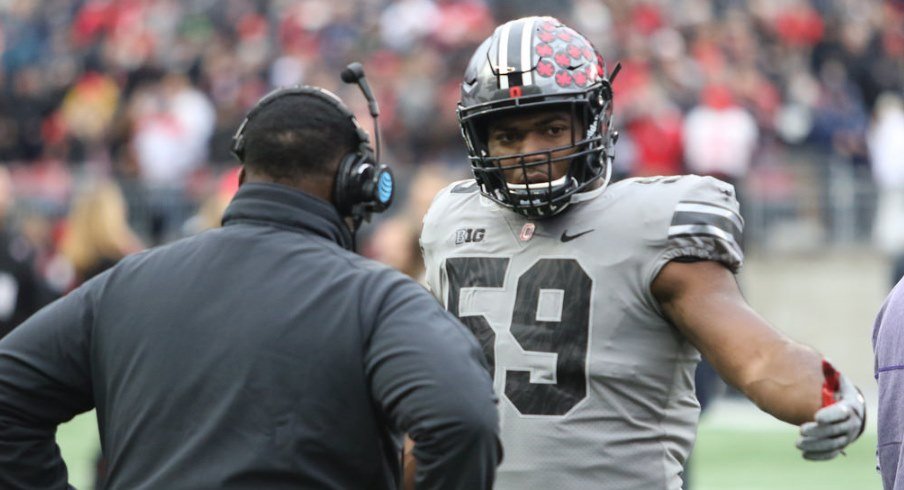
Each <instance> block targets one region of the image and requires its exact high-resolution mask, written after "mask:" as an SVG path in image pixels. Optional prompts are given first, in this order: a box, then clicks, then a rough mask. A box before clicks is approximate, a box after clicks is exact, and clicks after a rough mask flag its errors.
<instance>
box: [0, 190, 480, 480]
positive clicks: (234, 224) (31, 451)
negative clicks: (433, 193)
mask: <svg viewBox="0 0 904 490" xmlns="http://www.w3.org/2000/svg"><path fill="white" fill-rule="evenodd" d="M223 222H224V227H223V228H221V229H218V230H213V231H209V232H205V233H202V234H200V235H198V236H195V237H192V238H188V239H185V240H182V241H179V242H176V243H174V244H171V245H168V246H164V247H160V248H157V249H153V250H150V251H148V252H144V253H141V254H137V255H134V256H131V257H127V258H126V259H124V260H123V261H121V262H120V263H119V264H118V265H117V266H115V267H114V268H112V269H111V270H109V271H107V272H105V273H103V274H101V275H100V276H98V277H96V278H95V279H93V280H91V281H89V282H88V283H86V284H85V285H84V286H82V287H80V288H79V289H77V290H75V291H73V292H72V293H70V294H69V295H67V296H66V297H64V298H62V299H61V300H59V301H57V302H55V303H53V304H52V305H50V306H48V307H47V308H45V309H43V310H42V311H40V312H39V313H37V314H36V315H35V316H33V317H32V318H31V319H30V320H28V321H27V322H25V323H24V324H22V325H21V326H20V327H19V328H18V329H16V330H14V331H13V333H12V334H10V335H9V336H8V337H7V338H5V339H3V341H0V488H4V489H7V488H60V487H64V486H65V481H66V470H65V467H64V465H63V462H62V461H61V460H60V457H59V454H58V452H57V451H55V448H54V430H55V428H56V426H57V424H59V423H61V422H65V421H67V420H69V419H71V418H72V417H73V416H74V415H76V414H78V413H80V412H84V411H87V410H90V409H92V408H94V407H96V408H97V417H98V421H99V427H100V435H101V444H102V447H103V452H104V455H105V457H106V458H107V459H108V462H109V480H108V485H109V488H122V489H130V490H131V489H140V488H148V489H151V488H152V489H168V490H175V489H201V488H255V489H257V488H262V489H263V488H317V489H343V490H344V489H359V488H360V489H392V488H396V486H397V480H398V478H399V475H398V471H399V470H398V466H399V453H398V451H399V448H398V435H397V433H396V431H395V430H394V428H396V429H399V430H402V431H406V432H409V433H410V434H411V435H412V437H413V438H414V439H415V441H416V442H417V447H418V452H417V454H416V455H417V456H419V457H420V458H421V459H422V460H421V462H420V465H419V470H420V471H421V472H422V473H421V474H420V475H419V477H420V478H422V479H423V483H424V488H456V489H479V488H489V487H490V485H491V483H492V479H493V475H494V471H495V466H496V463H497V452H496V444H497V439H496V430H497V415H496V408H495V404H494V402H495V399H494V396H493V393H492V386H491V381H490V377H489V374H488V372H487V370H486V364H485V361H484V360H483V356H482V354H481V352H480V349H479V347H478V345H477V342H476V341H475V340H474V338H473V337H472V336H471V335H470V334H469V333H468V332H467V331H466V330H465V328H464V327H463V326H462V325H461V324H459V323H458V322H457V320H455V319H454V318H453V317H452V316H450V315H449V314H448V313H446V312H445V311H444V310H443V309H442V307H441V306H440V305H439V304H438V303H437V302H436V301H435V300H434V299H433V298H432V297H431V296H430V295H429V293H428V292H427V291H426V290H424V289H423V288H422V287H420V286H418V285H417V284H416V283H414V282H412V281H411V280H409V279H408V278H406V277H404V276H402V275H401V274H400V273H398V272H395V271H393V270H391V269H389V268H387V267H385V266H382V265H378V264H376V263H375V262H373V261H370V260H368V259H365V258H362V257H360V256H358V255H356V254H354V253H352V252H351V251H349V250H348V249H347V247H348V246H349V244H350V241H351V236H350V235H349V233H348V231H347V229H346V228H345V226H344V225H343V224H342V222H341V221H340V218H339V216H338V214H337V213H336V211H335V209H334V208H333V207H332V206H330V205H328V204H327V203H325V202H323V201H321V200H318V199H315V198H313V197H311V196H308V195H306V194H304V193H301V192H299V191H295V190H293V189H290V188H288V187H283V186H279V185H273V184H245V185H243V186H242V187H241V189H240V190H239V192H238V194H237V195H236V197H235V199H234V200H233V202H232V203H231V204H230V206H229V208H228V209H227V211H226V213H225V216H224V220H223Z"/></svg>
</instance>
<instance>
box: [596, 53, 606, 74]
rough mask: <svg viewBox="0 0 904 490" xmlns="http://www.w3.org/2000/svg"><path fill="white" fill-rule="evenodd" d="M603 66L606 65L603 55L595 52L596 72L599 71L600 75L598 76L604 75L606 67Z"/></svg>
mask: <svg viewBox="0 0 904 490" xmlns="http://www.w3.org/2000/svg"><path fill="white" fill-rule="evenodd" d="M605 66H606V62H605V61H603V56H602V55H601V54H599V53H597V54H596V69H597V73H599V75H600V78H603V77H605V76H606V69H605V68H604V67H605Z"/></svg>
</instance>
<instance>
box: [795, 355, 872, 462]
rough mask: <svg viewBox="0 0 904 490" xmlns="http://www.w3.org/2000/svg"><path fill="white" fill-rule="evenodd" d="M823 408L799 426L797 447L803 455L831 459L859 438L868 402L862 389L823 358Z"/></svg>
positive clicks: (808, 457)
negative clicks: (812, 418) (809, 420)
mask: <svg viewBox="0 0 904 490" xmlns="http://www.w3.org/2000/svg"><path fill="white" fill-rule="evenodd" d="M822 369H823V374H825V384H824V385H823V388H822V395H823V408H821V409H819V410H817V411H816V415H815V416H814V418H815V421H813V422H807V423H805V424H803V425H801V426H800V439H798V440H797V444H796V445H797V448H798V449H800V450H801V451H802V452H803V457H804V459H810V460H815V461H821V460H828V459H832V458H834V457H835V456H837V455H838V454H839V453H842V450H843V449H844V448H845V447H847V445H848V444H850V443H852V442H854V441H855V440H857V438H858V437H860V434H862V433H863V429H864V428H865V427H866V402H865V401H864V399H863V395H862V394H861V393H860V390H859V389H857V387H856V386H854V384H853V383H851V382H850V380H848V379H847V378H846V377H845V376H844V375H842V374H841V373H839V372H838V371H836V370H835V368H834V367H832V365H831V364H830V363H829V362H828V361H825V360H823V361H822Z"/></svg>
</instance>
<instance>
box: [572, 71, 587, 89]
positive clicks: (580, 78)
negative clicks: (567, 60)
mask: <svg viewBox="0 0 904 490" xmlns="http://www.w3.org/2000/svg"><path fill="white" fill-rule="evenodd" d="M574 83H576V84H577V85H578V86H579V87H584V86H586V85H587V74H586V73H584V72H583V70H578V71H576V72H575V73H574Z"/></svg>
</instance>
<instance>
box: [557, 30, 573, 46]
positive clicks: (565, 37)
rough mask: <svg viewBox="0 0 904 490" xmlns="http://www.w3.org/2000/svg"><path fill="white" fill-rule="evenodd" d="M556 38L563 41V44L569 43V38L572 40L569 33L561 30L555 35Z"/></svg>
mask: <svg viewBox="0 0 904 490" xmlns="http://www.w3.org/2000/svg"><path fill="white" fill-rule="evenodd" d="M556 37H557V38H559V39H561V40H563V41H565V42H566V43H567V42H570V41H571V38H572V37H573V36H572V35H571V33H570V32H568V31H567V30H565V29H562V30H560V31H559V32H557V33H556Z"/></svg>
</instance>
